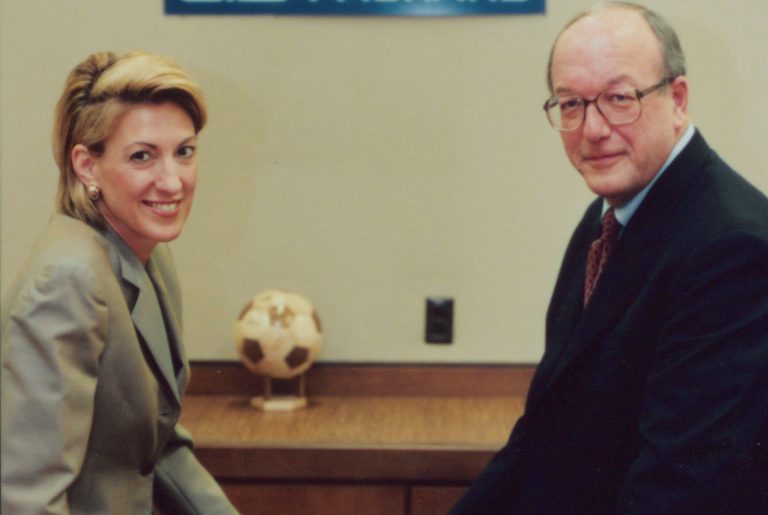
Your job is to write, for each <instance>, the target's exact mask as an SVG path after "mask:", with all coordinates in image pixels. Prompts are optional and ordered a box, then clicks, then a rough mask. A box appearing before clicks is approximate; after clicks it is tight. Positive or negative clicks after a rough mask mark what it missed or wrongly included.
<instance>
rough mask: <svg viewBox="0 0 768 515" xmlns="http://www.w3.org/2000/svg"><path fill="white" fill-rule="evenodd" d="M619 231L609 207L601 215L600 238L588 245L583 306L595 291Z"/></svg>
mask: <svg viewBox="0 0 768 515" xmlns="http://www.w3.org/2000/svg"><path fill="white" fill-rule="evenodd" d="M619 231H621V224H620V223H619V221H618V220H616V215H615V214H614V213H613V208H610V209H609V210H608V211H606V212H605V215H603V232H602V234H601V235H600V238H598V239H596V240H595V241H593V242H592V244H591V245H590V247H589V256H588V257H587V274H586V276H585V277H584V306H586V305H587V303H588V302H589V298H590V297H591V296H592V292H594V291H595V286H596V285H597V281H598V279H600V275H601V274H602V273H603V269H605V264H606V263H607V262H608V258H609V257H610V256H611V253H612V252H613V249H614V247H615V246H616V242H617V241H619Z"/></svg>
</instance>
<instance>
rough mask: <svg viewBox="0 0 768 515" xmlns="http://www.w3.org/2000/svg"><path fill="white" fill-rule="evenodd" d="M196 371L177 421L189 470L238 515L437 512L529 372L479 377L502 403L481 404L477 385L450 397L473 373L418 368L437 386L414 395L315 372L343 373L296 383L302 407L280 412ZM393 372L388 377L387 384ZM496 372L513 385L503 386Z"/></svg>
mask: <svg viewBox="0 0 768 515" xmlns="http://www.w3.org/2000/svg"><path fill="white" fill-rule="evenodd" d="M199 369H200V367H198V369H197V370H195V371H193V377H194V375H201V374H202V376H203V377H201V378H198V380H197V381H198V382H197V384H193V386H192V387H191V388H190V394H189V395H188V396H187V398H186V399H185V404H184V408H183V411H182V419H181V423H182V424H183V425H184V426H185V427H187V428H188V429H189V430H190V431H191V432H192V434H193V436H194V438H195V444H196V449H195V452H196V454H197V455H198V457H199V459H200V461H201V462H202V463H203V464H204V465H205V466H206V467H207V468H208V470H210V471H211V473H212V474H213V475H214V476H215V477H216V478H217V480H218V481H220V483H221V484H222V486H223V488H224V489H225V491H226V492H227V493H228V495H229V496H230V498H231V499H232V501H233V503H235V505H236V506H238V508H239V509H240V510H241V511H242V512H243V513H246V514H261V513H265V514H266V513H269V514H281V513H285V514H290V515H302V514H312V515H318V514H324V513H328V514H333V515H344V514H347V513H349V514H355V515H366V514H371V515H375V514H387V515H390V514H407V515H426V514H433V513H435V514H437V513H445V511H446V510H447V509H448V508H449V507H450V506H451V505H452V504H453V503H454V502H455V500H456V499H457V498H458V496H459V495H461V493H462V492H463V491H464V489H466V487H467V486H468V485H469V484H470V483H471V482H472V480H473V479H474V478H475V477H476V476H477V474H478V473H479V472H480V471H481V470H482V469H483V468H484V467H485V465H486V464H487V462H488V460H489V459H490V458H491V457H492V456H493V454H494V453H495V452H496V451H497V450H498V449H499V448H500V447H501V446H503V445H504V442H505V441H506V439H507V437H508V435H509V431H510V429H511V427H512V426H513V425H514V423H515V421H516V420H517V418H518V417H519V416H520V415H521V414H522V411H523V403H524V393H525V392H524V391H519V386H520V384H524V385H527V382H526V381H527V380H529V379H530V374H531V373H532V369H530V368H525V369H517V368H515V369H512V370H506V371H505V370H500V369H498V368H494V369H493V370H490V369H489V370H486V371H485V372H486V374H485V378H486V381H491V382H493V383H494V384H495V385H496V390H498V391H501V392H502V393H503V395H498V394H497V395H492V393H493V390H494V389H493V388H492V387H489V385H487V384H486V385H477V388H476V389H475V391H481V392H482V393H483V394H482V395H469V393H470V392H472V391H473V390H472V388H469V387H466V388H465V390H458V392H459V393H460V392H465V394H463V395H459V394H457V391H455V386H456V383H455V381H458V380H460V378H461V377H463V378H464V379H466V378H467V377H471V376H472V372H473V371H475V369H472V371H468V370H467V369H455V368H453V369H451V370H448V371H447V373H446V374H443V373H442V372H441V371H439V370H438V369H435V368H430V369H429V371H428V373H427V375H429V374H433V375H434V374H437V375H439V376H440V377H441V381H442V380H445V381H447V382H446V383H441V382H440V381H431V382H430V384H431V386H430V385H427V384H423V385H421V389H419V388H403V387H402V385H401V386H400V387H398V386H397V384H393V382H392V381H387V380H386V379H382V378H379V379H373V382H374V383H376V384H377V385H378V386H377V387H375V388H369V387H360V385H357V387H356V388H354V389H353V390H354V391H352V392H350V394H349V395H339V392H336V391H335V388H336V386H329V384H330V383H327V382H326V383H324V382H323V381H328V379H327V378H326V379H322V378H320V376H319V375H322V374H324V373H334V374H338V373H342V372H343V371H339V370H338V369H335V370H325V371H318V372H315V378H314V380H312V378H311V377H310V381H309V382H308V392H309V396H310V405H309V407H308V408H307V409H304V410H300V411H297V412H292V413H286V412H261V411H258V410H255V409H253V408H251V407H250V405H249V399H250V394H251V393H258V392H254V390H255V389H256V385H255V384H249V386H248V389H247V390H245V392H244V391H242V390H241V391H240V392H233V391H231V388H230V387H225V388H224V389H222V387H221V386H220V385H219V386H212V383H213V382H214V381H213V379H212V378H215V376H216V375H220V373H212V372H211V371H212V370H214V368H209V369H207V370H204V371H203V372H200V370H199ZM356 370H357V371H358V372H359V369H358V368H356ZM364 371H365V372H366V373H365V377H366V378H367V379H366V380H368V381H371V380H372V379H371V377H372V376H376V375H377V374H382V373H384V375H387V373H386V372H387V369H386V367H385V368H384V369H382V368H371V369H368V370H364ZM390 372H391V370H390ZM411 372H412V375H413V377H411V378H410V379H408V378H406V383H408V384H411V381H415V382H416V383H418V382H419V379H423V378H424V376H425V373H424V371H423V370H419V369H414V370H411ZM468 372H469V375H467V373H468ZM233 373H234V374H239V373H240V372H237V371H236V369H232V370H229V377H228V378H227V380H228V381H230V380H232V378H231V375H232V374H233ZM318 374H319V375H318ZM403 374H404V372H403V370H397V371H396V373H395V375H397V376H398V377H399V379H398V380H397V381H395V383H400V382H402V380H403ZM405 374H406V375H408V372H405ZM507 374H511V375H513V376H514V375H515V374H517V375H521V376H522V377H517V378H515V379H514V381H512V382H510V381H511V380H510V379H509V378H508V376H507ZM389 375H390V377H392V375H391V374H389ZM494 377H495V379H494ZM499 378H503V380H499ZM474 379H475V380H476V381H477V378H474ZM250 380H251V379H249V378H247V377H246V376H242V377H240V378H239V379H237V378H236V379H234V380H232V381H233V382H234V383H235V384H238V383H243V382H246V383H247V382H248V381H250ZM332 382H333V381H331V383H332ZM321 385H325V386H321ZM382 385H388V386H386V387H383V386H382ZM470 385H471V383H470ZM313 386H314V390H313ZM313 391H315V392H316V393H317V394H316V395H313V393H312V392H313ZM403 391H405V392H406V393H407V394H405V395H398V394H397V393H398V392H403ZM420 391H421V392H427V393H429V395H418V393H419V392H420ZM244 393H245V394H244Z"/></svg>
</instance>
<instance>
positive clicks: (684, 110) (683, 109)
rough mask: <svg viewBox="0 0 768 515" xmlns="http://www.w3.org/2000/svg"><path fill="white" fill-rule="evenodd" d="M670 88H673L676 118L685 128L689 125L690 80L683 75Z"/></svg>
mask: <svg viewBox="0 0 768 515" xmlns="http://www.w3.org/2000/svg"><path fill="white" fill-rule="evenodd" d="M669 87H670V88H672V101H673V102H674V103H675V118H676V119H677V121H678V122H679V123H680V125H681V126H682V127H685V126H686V125H687V124H688V80H687V79H686V78H685V77H683V76H682V75H681V76H680V77H677V78H676V79H675V80H674V81H673V82H672V84H670V86H669Z"/></svg>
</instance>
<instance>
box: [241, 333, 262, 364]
mask: <svg viewBox="0 0 768 515" xmlns="http://www.w3.org/2000/svg"><path fill="white" fill-rule="evenodd" d="M243 354H245V357H246V358H248V359H249V360H250V361H251V362H252V363H258V362H259V361H261V360H262V359H264V351H263V350H261V343H260V342H259V340H251V339H250V338H246V339H245V340H243Z"/></svg>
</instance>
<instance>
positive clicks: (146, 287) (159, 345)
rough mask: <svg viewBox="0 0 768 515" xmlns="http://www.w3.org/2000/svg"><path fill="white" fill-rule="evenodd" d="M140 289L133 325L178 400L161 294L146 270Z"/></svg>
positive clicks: (134, 309)
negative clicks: (157, 291)
mask: <svg viewBox="0 0 768 515" xmlns="http://www.w3.org/2000/svg"><path fill="white" fill-rule="evenodd" d="M139 290H140V291H139V297H138V298H137V299H136V305H135V306H134V307H133V311H132V312H131V318H132V319H133V325H134V326H135V327H136V330H137V331H138V332H139V333H140V334H141V336H142V338H143V339H144V341H145V342H146V344H147V348H148V349H149V350H150V352H151V353H152V357H153V358H154V360H155V363H156V364H157V367H158V369H160V373H161V374H162V376H163V379H165V382H166V383H167V384H168V386H169V387H170V389H171V391H172V392H173V395H174V396H175V397H176V400H177V401H180V400H181V398H180V396H179V391H178V384H177V382H176V374H175V371H174V367H173V358H172V355H171V343H170V341H169V340H168V333H167V332H166V324H165V322H164V319H163V312H162V310H161V307H160V300H159V297H160V295H159V294H157V293H156V291H155V287H154V286H153V285H152V281H151V279H150V277H149V275H148V274H147V273H146V272H145V273H144V274H143V277H142V282H141V285H140V287H139ZM169 325H170V324H169Z"/></svg>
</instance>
